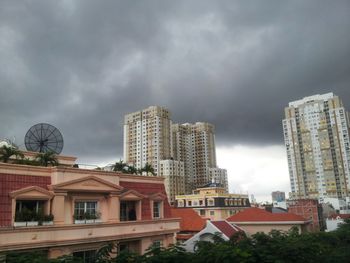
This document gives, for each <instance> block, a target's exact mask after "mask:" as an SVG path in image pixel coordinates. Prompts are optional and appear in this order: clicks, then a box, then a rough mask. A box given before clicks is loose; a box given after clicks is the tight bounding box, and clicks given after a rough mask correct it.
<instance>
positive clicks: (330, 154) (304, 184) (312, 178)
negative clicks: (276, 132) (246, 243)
mask: <svg viewBox="0 0 350 263" xmlns="http://www.w3.org/2000/svg"><path fill="white" fill-rule="evenodd" d="M283 132H284V140H285V146H286V151H287V158H288V168H289V175H290V184H291V196H290V197H291V198H295V199H298V198H315V199H319V200H320V201H321V202H323V201H324V199H326V198H338V199H340V198H341V199H344V198H345V197H346V196H349V189H350V176H349V166H350V148H349V117H348V112H347V111H346V110H345V108H344V107H343V104H342V102H341V100H340V99H339V97H338V96H335V95H334V94H333V93H327V94H323V95H314V96H310V97H306V98H303V99H301V100H297V101H294V102H290V103H289V105H288V107H286V108H285V119H284V120H283Z"/></svg>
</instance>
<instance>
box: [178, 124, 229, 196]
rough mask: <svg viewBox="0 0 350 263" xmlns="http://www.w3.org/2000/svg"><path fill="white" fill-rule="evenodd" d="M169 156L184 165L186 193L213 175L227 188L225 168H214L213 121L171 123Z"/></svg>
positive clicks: (200, 185) (212, 177) (205, 182)
mask: <svg viewBox="0 0 350 263" xmlns="http://www.w3.org/2000/svg"><path fill="white" fill-rule="evenodd" d="M172 139H173V158H174V159H175V160H178V161H182V162H183V163H184V165H185V188H186V189H185V190H186V193H187V194H190V193H192V191H193V190H194V189H196V188H198V187H202V186H203V185H205V184H208V183H209V182H211V181H212V179H215V181H217V182H218V183H221V184H222V185H223V186H224V188H225V189H226V190H227V191H228V182H227V171H226V170H225V169H220V168H217V165H216V149H215V128H214V125H212V124H210V123H206V122H196V123H194V124H190V123H185V124H173V125H172Z"/></svg>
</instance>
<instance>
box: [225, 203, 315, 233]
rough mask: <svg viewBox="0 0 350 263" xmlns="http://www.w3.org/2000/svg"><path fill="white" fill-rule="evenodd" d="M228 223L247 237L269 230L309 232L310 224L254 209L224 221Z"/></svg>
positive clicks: (308, 221) (296, 218) (303, 219)
mask: <svg viewBox="0 0 350 263" xmlns="http://www.w3.org/2000/svg"><path fill="white" fill-rule="evenodd" d="M226 220H227V221H228V222H230V223H232V224H234V225H237V226H239V227H241V228H242V229H243V230H244V231H245V232H246V233H247V234H248V235H253V234H255V233H257V232H264V233H266V234H267V233H269V232H270V231H271V230H281V231H288V230H290V229H291V228H292V227H297V228H298V229H299V232H301V233H303V232H308V231H310V222H311V220H307V219H305V218H303V217H301V216H299V215H295V214H292V213H271V212H268V211H266V210H265V209H260V208H256V207H252V208H248V209H245V210H244V211H242V212H239V213H237V214H235V215H232V216H230V217H229V218H227V219H226Z"/></svg>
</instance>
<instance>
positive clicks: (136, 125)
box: [124, 106, 172, 174]
mask: <svg viewBox="0 0 350 263" xmlns="http://www.w3.org/2000/svg"><path fill="white" fill-rule="evenodd" d="M170 129H171V120H170V112H169V111H168V110H167V109H165V108H162V107H159V106H151V107H148V108H147V109H144V110H142V111H137V112H134V113H130V114H127V115H125V120H124V161H125V162H126V163H128V164H132V165H134V166H135V167H136V168H137V169H141V168H143V167H144V166H145V164H146V163H148V164H151V165H152V167H153V168H154V170H155V173H156V174H158V169H159V165H160V161H161V160H165V159H169V158H170V157H171V152H172V146H171V130H170Z"/></svg>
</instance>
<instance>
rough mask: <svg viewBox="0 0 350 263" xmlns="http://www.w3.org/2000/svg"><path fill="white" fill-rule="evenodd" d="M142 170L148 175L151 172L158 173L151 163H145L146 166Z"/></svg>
mask: <svg viewBox="0 0 350 263" xmlns="http://www.w3.org/2000/svg"><path fill="white" fill-rule="evenodd" d="M142 172H145V173H146V174H147V175H149V174H152V175H156V174H155V172H154V169H153V167H152V165H151V164H149V163H146V164H145V166H144V167H143V168H142Z"/></svg>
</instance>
